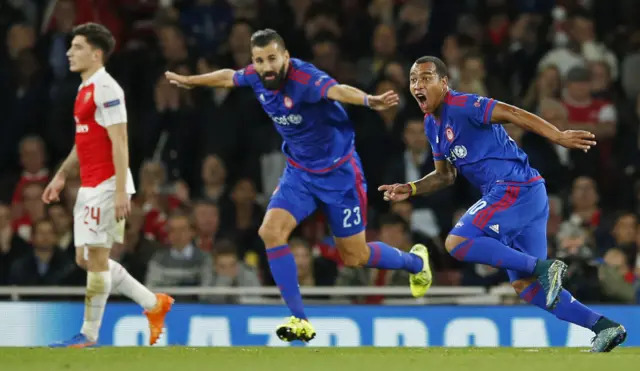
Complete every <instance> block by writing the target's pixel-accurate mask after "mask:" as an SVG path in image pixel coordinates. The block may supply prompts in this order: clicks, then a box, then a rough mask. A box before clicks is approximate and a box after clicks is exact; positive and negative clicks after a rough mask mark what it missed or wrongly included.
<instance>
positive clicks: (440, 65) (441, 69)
mask: <svg viewBox="0 0 640 371" xmlns="http://www.w3.org/2000/svg"><path fill="white" fill-rule="evenodd" d="M424 63H433V64H434V65H435V66H436V73H437V74H438V76H440V77H449V69H448V68H447V65H446V64H444V62H443V61H442V59H440V58H437V57H433V56H425V57H420V58H418V59H417V60H416V62H415V64H424Z"/></svg>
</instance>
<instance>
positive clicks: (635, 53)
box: [620, 30, 640, 99]
mask: <svg viewBox="0 0 640 371" xmlns="http://www.w3.org/2000/svg"><path fill="white" fill-rule="evenodd" d="M629 44H630V45H629V46H630V47H629V49H630V53H629V54H627V55H626V56H625V58H624V60H623V61H622V68H621V69H622V73H621V76H622V77H621V78H620V84H621V85H622V89H623V90H624V92H625V94H626V96H627V98H628V99H633V97H638V96H640V69H639V68H638V65H640V30H636V31H635V32H633V33H632V35H631V37H630V40H629Z"/></svg>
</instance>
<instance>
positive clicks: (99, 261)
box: [42, 23, 173, 348]
mask: <svg viewBox="0 0 640 371" xmlns="http://www.w3.org/2000/svg"><path fill="white" fill-rule="evenodd" d="M72 36H73V39H72V41H71V47H70V48H69V51H68V52H67V56H68V57H69V68H70V70H71V71H72V72H78V73H80V76H81V77H82V84H81V85H80V88H79V90H78V95H77V96H76V102H75V106H74V119H75V121H76V137H75V146H74V147H73V149H72V150H71V153H70V154H69V156H68V157H67V159H66V160H65V161H64V163H63V164H62V166H61V167H60V169H59V170H58V172H57V173H56V175H55V176H54V177H53V179H52V180H51V183H49V185H48V186H47V188H46V189H45V191H44V193H43V195H42V200H43V201H44V202H45V203H46V204H49V203H51V202H54V201H59V196H60V191H61V190H62V188H63V187H64V184H65V180H66V176H67V174H68V172H69V170H70V169H71V168H73V167H75V166H77V165H78V164H79V165H80V180H81V187H80V190H79V191H78V196H77V200H76V204H75V207H74V210H73V218H74V221H73V229H74V231H73V232H74V238H75V245H76V262H77V263H78V265H79V266H80V267H82V268H83V269H86V270H87V271H88V273H87V292H86V300H85V312H84V323H83V325H82V329H81V330H80V333H79V334H78V335H76V336H73V337H72V338H71V339H69V340H67V341H63V342H60V343H55V344H51V346H52V347H71V348H84V347H90V346H93V345H95V344H96V343H97V341H98V332H99V330H100V325H101V323H102V316H103V314H104V307H105V305H106V303H107V298H108V297H109V294H110V293H111V291H112V290H114V291H115V290H117V292H119V293H121V294H123V295H126V296H128V297H129V298H131V299H133V300H134V301H135V302H137V303H138V304H140V305H141V306H142V307H143V308H144V309H145V314H146V315H147V318H148V319H149V329H150V339H149V343H150V345H153V344H155V342H156V341H157V340H158V338H159V336H160V334H161V333H162V329H163V327H164V319H165V316H166V314H167V312H169V310H170V309H171V305H172V304H173V299H172V298H171V297H169V296H168V295H165V294H154V293H152V292H151V291H149V290H148V289H147V288H146V287H144V286H143V285H142V284H141V283H140V282H138V281H137V280H136V279H135V278H133V277H132V276H131V275H130V274H129V273H128V272H127V270H126V269H124V268H123V267H122V266H121V265H120V264H119V263H117V262H115V261H113V260H110V259H109V252H110V250H111V246H112V245H113V244H114V243H122V242H123V239H124V227H125V219H126V218H127V216H128V215H129V212H130V210H131V205H130V198H131V195H132V194H133V193H135V187H134V185H133V179H132V177H131V171H130V170H129V148H128V144H127V110H126V108H125V100H124V92H123V91H122V88H120V85H118V83H117V82H116V81H115V80H114V79H113V78H112V77H111V76H110V75H109V74H108V73H107V72H106V71H105V68H104V63H105V61H106V59H107V57H108V56H109V54H110V53H111V52H112V51H113V49H114V46H115V40H114V38H113V36H112V35H111V32H109V30H108V29H107V28H106V27H104V26H102V25H99V24H95V23H86V24H83V25H80V26H77V27H76V28H74V30H73V34H72Z"/></svg>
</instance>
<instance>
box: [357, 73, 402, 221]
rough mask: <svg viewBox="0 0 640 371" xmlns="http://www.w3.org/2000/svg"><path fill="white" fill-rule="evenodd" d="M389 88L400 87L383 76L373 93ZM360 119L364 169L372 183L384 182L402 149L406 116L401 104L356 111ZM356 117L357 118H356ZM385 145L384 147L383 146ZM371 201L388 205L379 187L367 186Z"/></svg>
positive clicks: (359, 148) (360, 148) (381, 205)
mask: <svg viewBox="0 0 640 371" xmlns="http://www.w3.org/2000/svg"><path fill="white" fill-rule="evenodd" d="M388 90H394V91H398V87H397V86H396V85H395V84H394V83H393V82H392V81H390V80H386V79H383V80H380V81H378V83H377V84H376V87H375V92H374V94H382V93H384V92H386V91H388ZM352 116H353V117H357V118H358V119H357V122H360V123H362V125H358V126H356V127H355V132H356V148H358V154H359V155H360V158H361V159H362V166H363V171H364V173H365V174H366V176H367V182H368V183H369V184H384V181H383V180H384V176H385V170H386V168H387V166H388V164H389V163H390V162H391V159H393V158H395V157H396V156H397V155H400V154H401V153H402V152H403V143H402V130H403V128H404V123H405V121H406V117H405V116H404V114H403V113H402V112H401V111H400V109H399V108H398V106H395V107H392V108H390V109H388V110H386V111H372V110H366V111H357V112H355V113H354V115H352ZM354 121H356V120H354ZM381 148H384V149H385V150H384V151H381V150H380V149H381ZM367 193H368V195H369V202H370V203H371V205H372V206H373V207H375V208H376V209H383V208H384V207H385V205H384V201H383V200H382V198H381V197H380V196H379V194H378V191H377V190H376V187H369V189H368V192H367Z"/></svg>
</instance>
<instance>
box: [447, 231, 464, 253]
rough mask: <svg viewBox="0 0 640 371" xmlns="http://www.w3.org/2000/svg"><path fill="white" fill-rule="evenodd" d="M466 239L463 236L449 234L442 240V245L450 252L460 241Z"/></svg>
mask: <svg viewBox="0 0 640 371" xmlns="http://www.w3.org/2000/svg"><path fill="white" fill-rule="evenodd" d="M466 240H467V239H466V238H464V237H460V236H456V235H454V234H450V235H448V236H447V239H446V240H445V241H444V247H445V248H446V249H447V251H448V252H449V253H451V252H452V251H453V250H454V249H455V248H456V247H458V246H459V245H460V244H461V243H463V242H464V241H466Z"/></svg>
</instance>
